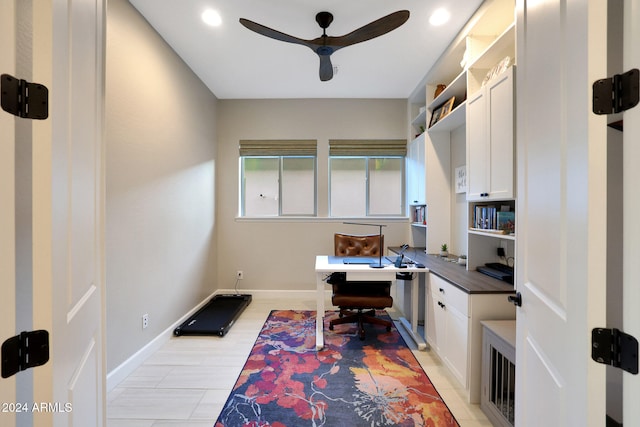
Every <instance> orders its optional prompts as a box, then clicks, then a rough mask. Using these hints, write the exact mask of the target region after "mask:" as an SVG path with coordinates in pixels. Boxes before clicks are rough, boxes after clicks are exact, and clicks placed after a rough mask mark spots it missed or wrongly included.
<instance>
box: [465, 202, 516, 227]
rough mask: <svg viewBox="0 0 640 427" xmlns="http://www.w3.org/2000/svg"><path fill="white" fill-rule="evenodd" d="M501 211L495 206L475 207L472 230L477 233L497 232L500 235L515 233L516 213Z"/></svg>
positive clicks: (502, 209) (501, 209)
mask: <svg viewBox="0 0 640 427" xmlns="http://www.w3.org/2000/svg"><path fill="white" fill-rule="evenodd" d="M504 209H505V207H501V208H500V210H498V208H497V207H496V206H495V205H475V206H474V211H473V221H472V223H471V229H473V230H476V231H488V232H492V231H496V232H498V234H513V233H514V232H515V226H516V222H515V212H512V211H507V210H504Z"/></svg>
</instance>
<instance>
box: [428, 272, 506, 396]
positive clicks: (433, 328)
mask: <svg viewBox="0 0 640 427" xmlns="http://www.w3.org/2000/svg"><path fill="white" fill-rule="evenodd" d="M425 299H426V307H427V309H426V313H425V318H426V320H425V321H426V325H425V330H426V336H427V343H428V344H429V345H430V346H431V350H432V351H435V352H436V353H437V354H438V356H440V358H441V359H442V361H443V362H444V364H445V365H446V366H447V368H448V369H449V370H450V371H451V373H452V374H453V375H454V377H456V379H457V380H458V381H459V382H460V384H461V385H462V386H463V387H464V388H465V390H466V394H467V399H468V400H469V402H470V403H479V402H480V383H481V377H482V325H481V324H480V322H481V321H482V320H489V319H515V306H514V305H513V304H511V303H510V302H509V301H508V300H507V294H495V293H466V292H464V291H463V290H461V289H460V288H458V287H457V286H455V285H453V284H452V283H450V282H448V281H446V280H444V279H442V278H441V277H439V276H437V275H435V274H434V273H429V274H428V288H427V291H426V298H425Z"/></svg>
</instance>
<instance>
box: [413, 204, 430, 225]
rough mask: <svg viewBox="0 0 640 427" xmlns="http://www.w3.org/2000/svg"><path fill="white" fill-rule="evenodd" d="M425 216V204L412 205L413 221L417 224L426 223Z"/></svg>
mask: <svg viewBox="0 0 640 427" xmlns="http://www.w3.org/2000/svg"><path fill="white" fill-rule="evenodd" d="M426 219H427V218H426V216H425V206H414V207H413V218H412V220H413V222H415V223H418V224H426V223H427V221H426Z"/></svg>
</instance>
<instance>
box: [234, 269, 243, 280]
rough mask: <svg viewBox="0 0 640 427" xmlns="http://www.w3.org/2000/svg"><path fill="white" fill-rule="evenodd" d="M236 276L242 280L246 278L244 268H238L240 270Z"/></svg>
mask: <svg viewBox="0 0 640 427" xmlns="http://www.w3.org/2000/svg"><path fill="white" fill-rule="evenodd" d="M236 278H237V279H238V280H242V279H244V273H243V272H242V270H238V271H236Z"/></svg>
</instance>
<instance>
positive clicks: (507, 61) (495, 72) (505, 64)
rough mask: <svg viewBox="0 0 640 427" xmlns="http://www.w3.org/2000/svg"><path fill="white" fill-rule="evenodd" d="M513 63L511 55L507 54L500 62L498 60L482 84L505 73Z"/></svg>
mask: <svg viewBox="0 0 640 427" xmlns="http://www.w3.org/2000/svg"><path fill="white" fill-rule="evenodd" d="M510 65H511V57H510V56H505V57H504V58H503V59H502V60H501V61H500V62H498V63H497V64H496V65H495V66H494V67H493V68H492V69H490V70H489V72H488V73H487V75H486V76H485V78H484V80H482V86H484V85H486V84H487V82H488V81H489V80H491V79H493V78H494V77H496V76H499V75H500V74H502V73H504V72H505V71H506V70H507V68H509V66H510Z"/></svg>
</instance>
